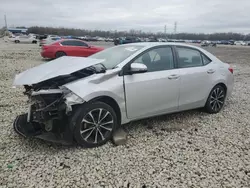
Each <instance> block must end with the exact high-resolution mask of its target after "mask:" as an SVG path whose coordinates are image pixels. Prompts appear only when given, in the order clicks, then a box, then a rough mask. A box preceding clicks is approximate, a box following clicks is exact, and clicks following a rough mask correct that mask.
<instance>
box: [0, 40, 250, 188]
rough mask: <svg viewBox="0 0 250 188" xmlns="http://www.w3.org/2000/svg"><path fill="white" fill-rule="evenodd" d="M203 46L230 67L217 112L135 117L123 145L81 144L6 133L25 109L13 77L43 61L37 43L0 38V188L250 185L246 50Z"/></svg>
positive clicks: (248, 56)
mask: <svg viewBox="0 0 250 188" xmlns="http://www.w3.org/2000/svg"><path fill="white" fill-rule="evenodd" d="M100 45H103V44H100ZM106 46H107V44H106ZM208 50H209V51H211V52H212V53H214V54H215V55H217V56H218V57H219V58H221V59H222V60H223V61H226V62H230V63H231V64H232V65H233V66H234V69H235V89H234V92H233V95H232V97H231V98H230V99H229V100H228V101H227V103H226V106H225V108H224V110H223V111H222V112H221V113H219V114H215V115H209V114H206V113H203V112H200V111H198V110H193V111H188V112H182V113H178V114H172V115H165V116H161V117H157V118H153V119H148V120H143V121H138V122H134V123H132V124H130V125H128V126H126V129H127V131H128V133H129V137H128V142H127V144H126V145H124V146H118V147H115V146H113V145H112V144H111V143H108V144H106V145H104V146H102V147H99V148H94V149H84V148H81V147H76V146H70V147H69V146H61V145H56V144H51V143H48V142H44V141H41V140H38V139H24V138H22V137H20V136H18V135H17V134H16V133H15V132H14V131H13V128H12V122H13V120H14V118H15V117H16V116H17V115H18V114H20V113H23V112H26V111H27V106H26V104H25V103H26V100H27V99H26V97H25V96H23V94H22V89H19V88H17V89H13V88H12V86H11V85H12V81H13V78H14V75H15V74H17V73H19V72H21V71H24V70H25V69H27V68H30V67H33V66H35V65H38V64H40V63H44V61H42V60H41V57H40V55H39V51H40V49H39V47H38V46H37V45H32V44H31V45H27V44H26V45H25V44H10V43H4V41H2V40H0V96H1V97H0V121H1V123H0V128H1V129H0V130H1V134H0V187H8V188H9V187H15V188H16V187H22V188H23V187H46V188H50V187H84V188H85V187H95V188H96V187H144V188H145V187H147V188H148V187H174V188H175V187H185V188H186V187H192V188H194V187H213V188H216V187H237V188H240V187H250V138H249V136H250V124H249V120H250V118H249V113H250V99H249V94H250V87H249V86H250V67H249V64H250V62H249V61H250V53H249V52H250V48H244V47H242V48H241V47H227V48H225V47H218V48H212V47H210V48H208Z"/></svg>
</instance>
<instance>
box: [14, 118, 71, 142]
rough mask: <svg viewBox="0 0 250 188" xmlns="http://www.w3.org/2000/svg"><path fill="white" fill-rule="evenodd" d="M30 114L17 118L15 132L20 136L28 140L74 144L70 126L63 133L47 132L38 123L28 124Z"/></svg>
mask: <svg viewBox="0 0 250 188" xmlns="http://www.w3.org/2000/svg"><path fill="white" fill-rule="evenodd" d="M27 117H28V114H27V113H26V114H22V115H19V116H17V117H16V119H15V121H14V123H13V128H14V130H15V132H17V133H18V134H19V135H21V136H23V137H25V138H27V137H36V138H39V139H42V140H46V141H50V142H55V143H60V144H64V145H71V144H73V143H74V141H73V134H72V133H71V131H70V129H69V128H68V126H66V129H65V131H64V132H61V133H54V132H47V131H45V130H43V128H42V127H41V125H39V124H38V123H34V122H32V123H30V122H27Z"/></svg>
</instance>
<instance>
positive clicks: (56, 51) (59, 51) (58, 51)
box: [55, 50, 67, 57]
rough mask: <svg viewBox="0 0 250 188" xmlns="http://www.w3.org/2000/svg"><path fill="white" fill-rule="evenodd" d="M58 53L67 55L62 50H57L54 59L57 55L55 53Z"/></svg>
mask: <svg viewBox="0 0 250 188" xmlns="http://www.w3.org/2000/svg"><path fill="white" fill-rule="evenodd" d="M60 52H62V53H64V54H65V55H67V53H66V52H65V51H63V50H58V51H56V52H55V57H56V54H57V53H60Z"/></svg>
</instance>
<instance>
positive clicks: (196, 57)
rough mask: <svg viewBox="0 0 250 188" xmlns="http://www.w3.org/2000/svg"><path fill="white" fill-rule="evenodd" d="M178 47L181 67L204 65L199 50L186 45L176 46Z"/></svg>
mask: <svg viewBox="0 0 250 188" xmlns="http://www.w3.org/2000/svg"><path fill="white" fill-rule="evenodd" d="M176 49H177V54H178V57H179V61H178V66H179V68H188V67H198V66H202V65H203V63H202V59H201V54H200V52H199V51H198V50H195V49H191V48H185V47H176Z"/></svg>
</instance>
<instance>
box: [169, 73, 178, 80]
mask: <svg viewBox="0 0 250 188" xmlns="http://www.w3.org/2000/svg"><path fill="white" fill-rule="evenodd" d="M179 77H180V76H179V75H177V74H172V75H170V76H169V77H168V79H169V80H173V79H178V78H179Z"/></svg>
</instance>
